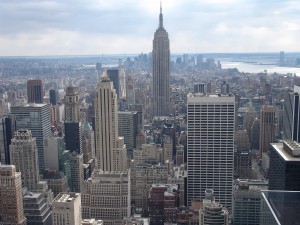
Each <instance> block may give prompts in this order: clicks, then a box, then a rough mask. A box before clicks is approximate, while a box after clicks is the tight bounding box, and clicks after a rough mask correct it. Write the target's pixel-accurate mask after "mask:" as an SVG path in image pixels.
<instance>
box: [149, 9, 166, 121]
mask: <svg viewBox="0 0 300 225" xmlns="http://www.w3.org/2000/svg"><path fill="white" fill-rule="evenodd" d="M152 58H153V116H167V115H169V113H170V45H169V37H168V32H167V31H166V30H165V28H164V26H163V15H162V8H161V7H160V14H159V27H158V28H157V30H156V31H155V33H154V39H153V51H152Z"/></svg>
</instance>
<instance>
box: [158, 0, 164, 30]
mask: <svg viewBox="0 0 300 225" xmlns="http://www.w3.org/2000/svg"><path fill="white" fill-rule="evenodd" d="M163 27H164V26H163V14H162V6H161V1H160V14H159V28H163Z"/></svg>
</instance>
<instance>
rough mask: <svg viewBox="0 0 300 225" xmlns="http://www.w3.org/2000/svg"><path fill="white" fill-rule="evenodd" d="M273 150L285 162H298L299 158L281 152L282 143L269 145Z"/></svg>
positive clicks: (283, 151)
mask: <svg viewBox="0 0 300 225" xmlns="http://www.w3.org/2000/svg"><path fill="white" fill-rule="evenodd" d="M271 145H272V147H273V148H274V150H275V151H276V152H277V153H278V154H279V155H280V156H281V157H282V158H283V159H284V160H285V161H295V162H300V157H294V156H292V155H290V154H289V153H287V152H286V151H285V150H283V143H271Z"/></svg>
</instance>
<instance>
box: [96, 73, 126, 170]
mask: <svg viewBox="0 0 300 225" xmlns="http://www.w3.org/2000/svg"><path fill="white" fill-rule="evenodd" d="M95 135H96V158H97V167H98V169H101V170H103V171H116V170H117V171H121V170H126V169H127V167H123V165H124V166H125V162H126V161H127V159H126V158H127V157H126V148H125V145H124V138H120V137H119V136H118V102H117V94H116V90H115V89H114V88H113V83H112V82H111V81H110V79H109V78H108V77H107V75H106V71H104V74H103V75H102V80H101V82H100V83H99V84H98V88H97V93H96V97H95Z"/></svg>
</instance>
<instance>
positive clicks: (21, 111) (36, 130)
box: [11, 104, 51, 170]
mask: <svg viewBox="0 0 300 225" xmlns="http://www.w3.org/2000/svg"><path fill="white" fill-rule="evenodd" d="M11 114H12V115H13V116H14V117H15V118H16V122H17V128H18V129H25V130H26V129H27V130H30V131H31V133H32V137H35V138H36V145H37V148H38V159H39V168H40V170H43V169H44V167H45V163H44V145H43V140H44V139H45V138H49V137H51V118H50V115H51V113H50V105H47V104H27V105H25V106H14V107H11Z"/></svg>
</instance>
